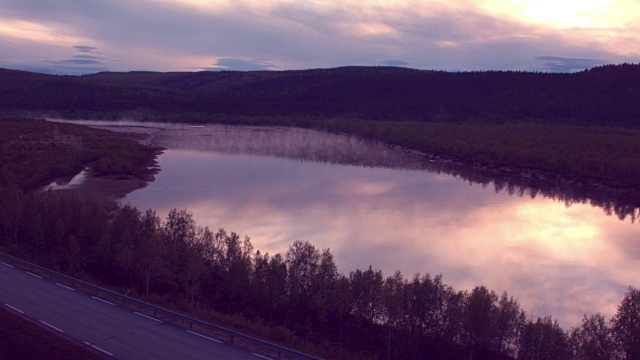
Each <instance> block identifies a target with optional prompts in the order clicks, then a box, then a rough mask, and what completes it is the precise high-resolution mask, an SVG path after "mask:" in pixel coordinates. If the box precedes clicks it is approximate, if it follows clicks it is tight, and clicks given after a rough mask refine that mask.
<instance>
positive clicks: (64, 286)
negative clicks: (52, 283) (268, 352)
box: [56, 283, 76, 291]
mask: <svg viewBox="0 0 640 360" xmlns="http://www.w3.org/2000/svg"><path fill="white" fill-rule="evenodd" d="M56 285H58V286H62V287H63V288H65V289H67V290H71V291H76V289H74V288H70V287H68V286H66V285H62V284H60V283H56Z"/></svg>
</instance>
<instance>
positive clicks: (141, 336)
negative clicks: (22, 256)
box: [0, 262, 268, 360]
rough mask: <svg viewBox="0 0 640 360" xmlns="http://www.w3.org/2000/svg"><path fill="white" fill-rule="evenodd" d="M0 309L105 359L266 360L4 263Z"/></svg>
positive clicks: (0, 290) (1, 270)
mask: <svg viewBox="0 0 640 360" xmlns="http://www.w3.org/2000/svg"><path fill="white" fill-rule="evenodd" d="M0 306H4V307H5V308H7V309H10V310H12V311H15V312H18V313H20V314H22V316H25V317H27V318H29V319H31V320H33V321H34V322H36V323H39V324H40V325H42V326H44V327H46V328H48V329H50V330H52V331H56V332H60V333H62V334H63V335H65V336H67V337H70V338H72V339H75V340H77V341H79V342H80V343H83V344H85V345H86V346H87V347H92V348H93V349H94V350H96V351H98V352H100V353H101V354H103V355H105V356H106V357H112V358H116V359H135V360H138V359H249V360H261V359H265V357H263V356H261V355H258V354H255V353H252V352H251V351H249V350H247V349H244V348H240V347H237V346H233V345H231V344H226V343H222V342H219V340H216V339H213V338H208V337H205V336H203V335H201V334H198V333H195V332H191V331H189V330H186V329H184V328H180V327H178V326H174V325H171V324H168V323H165V322H162V321H161V320H158V319H155V318H152V317H149V316H147V315H143V314H140V313H137V312H134V311H132V310H129V309H126V308H123V307H120V306H117V305H114V304H112V303H109V302H106V301H104V300H101V299H99V298H95V297H92V296H90V295H88V294H84V293H82V292H79V291H75V290H74V289H72V288H70V287H67V286H65V285H63V284H57V283H55V282H53V281H50V280H47V279H43V278H40V277H39V276H37V275H36V274H32V273H29V272H27V271H24V270H21V269H18V268H15V267H12V266H11V265H8V264H5V263H2V262H0ZM267 359H268V358H267Z"/></svg>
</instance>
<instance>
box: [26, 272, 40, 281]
mask: <svg viewBox="0 0 640 360" xmlns="http://www.w3.org/2000/svg"><path fill="white" fill-rule="evenodd" d="M27 274H29V275H31V276H35V277H37V278H38V279H42V276H40V275H36V274H34V273H32V272H28V271H27Z"/></svg>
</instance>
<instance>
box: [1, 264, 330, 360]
mask: <svg viewBox="0 0 640 360" xmlns="http://www.w3.org/2000/svg"><path fill="white" fill-rule="evenodd" d="M0 259H2V260H3V262H6V263H10V264H11V265H15V266H18V267H20V268H23V269H28V270H29V271H31V272H34V273H39V275H42V276H43V277H45V276H46V277H48V278H49V279H52V280H55V281H58V282H66V284H68V285H71V286H72V287H74V288H76V289H79V290H83V291H84V292H87V293H90V294H92V295H94V296H97V297H101V298H103V299H105V300H111V301H112V302H117V303H118V304H121V305H123V306H125V307H128V308H133V309H135V310H136V311H138V312H141V313H146V314H147V315H152V316H154V317H157V318H159V319H161V320H164V321H168V322H171V323H173V324H176V325H179V326H183V327H188V328H189V329H193V330H199V331H200V332H202V333H203V334H204V335H211V336H216V337H222V338H224V339H226V340H227V341H228V342H229V343H232V344H236V345H240V346H243V347H247V348H250V349H251V350H252V351H256V352H258V353H261V354H262V355H265V356H268V357H271V358H275V359H312V360H321V358H318V357H314V356H311V355H308V354H305V353H302V352H299V351H296V350H293V349H289V348H287V347H284V346H280V345H276V344H273V343H270V342H268V341H264V340H261V339H258V338H255V337H252V336H249V335H245V334H242V333H239V332H237V331H234V330H231V329H227V328H225V327H222V326H219V325H215V324H212V323H209V322H206V321H203V320H199V319H195V318H192V317H189V316H186V315H183V314H180V313H178V312H175V311H173V310H169V309H165V308H162V307H160V306H157V305H153V304H150V303H148V302H146V301H142V300H138V299H136V298H133V297H129V296H126V294H125V295H123V294H119V293H117V292H115V291H111V290H109V289H105V288H102V287H100V286H97V285H93V284H91V283H88V282H86V281H82V280H79V279H76V278H73V277H71V276H68V275H65V274H61V273H59V272H56V271H53V270H50V269H47V268H45V267H42V266H39V265H36V264H34V263H30V262H28V261H25V260H22V259H19V258H17V257H15V256H11V255H9V254H5V253H3V252H0Z"/></svg>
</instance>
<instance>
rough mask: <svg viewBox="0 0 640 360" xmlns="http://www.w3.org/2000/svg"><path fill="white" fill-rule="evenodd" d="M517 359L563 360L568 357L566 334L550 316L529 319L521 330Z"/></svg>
mask: <svg viewBox="0 0 640 360" xmlns="http://www.w3.org/2000/svg"><path fill="white" fill-rule="evenodd" d="M519 345H520V346H519V349H518V359H527V360H563V359H568V358H569V346H568V343H567V336H566V334H565V332H564V331H563V330H562V329H561V328H560V325H558V322H557V321H556V320H553V319H552V318H551V317H550V316H547V317H544V318H538V320H536V321H535V322H533V321H529V322H528V323H527V324H526V325H525V326H524V328H523V330H522V336H521V337H520V344H519Z"/></svg>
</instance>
